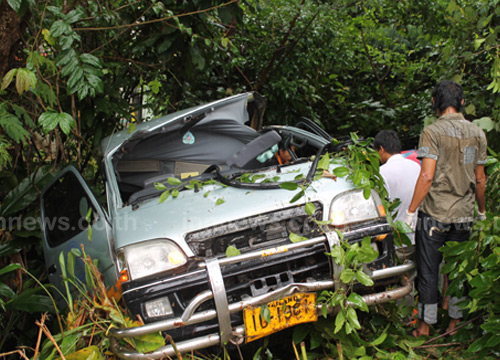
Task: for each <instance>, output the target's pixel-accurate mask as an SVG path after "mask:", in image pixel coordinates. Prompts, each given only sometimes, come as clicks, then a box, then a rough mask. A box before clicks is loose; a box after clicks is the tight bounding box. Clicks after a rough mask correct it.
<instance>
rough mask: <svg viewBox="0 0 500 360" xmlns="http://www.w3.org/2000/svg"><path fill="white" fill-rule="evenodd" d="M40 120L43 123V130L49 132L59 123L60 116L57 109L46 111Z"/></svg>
mask: <svg viewBox="0 0 500 360" xmlns="http://www.w3.org/2000/svg"><path fill="white" fill-rule="evenodd" d="M38 122H39V123H40V125H42V128H43V131H44V132H45V133H48V132H50V131H52V130H54V129H55V128H56V127H57V125H58V117H57V113H56V112H55V111H52V110H51V111H46V112H44V113H42V114H41V115H40V117H39V118H38Z"/></svg>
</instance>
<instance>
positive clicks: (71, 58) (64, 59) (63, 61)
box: [56, 49, 78, 66]
mask: <svg viewBox="0 0 500 360" xmlns="http://www.w3.org/2000/svg"><path fill="white" fill-rule="evenodd" d="M70 62H75V63H76V64H77V65H78V57H77V55H76V52H75V50H73V49H71V50H68V51H64V52H63V53H62V55H61V56H60V57H58V60H57V61H56V65H57V66H64V65H67V64H69V63H70Z"/></svg>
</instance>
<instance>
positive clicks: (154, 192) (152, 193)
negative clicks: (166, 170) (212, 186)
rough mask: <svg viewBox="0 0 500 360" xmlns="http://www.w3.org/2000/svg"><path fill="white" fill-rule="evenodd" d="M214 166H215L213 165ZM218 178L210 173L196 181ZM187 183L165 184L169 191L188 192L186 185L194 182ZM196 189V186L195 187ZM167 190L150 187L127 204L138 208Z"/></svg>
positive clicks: (204, 174)
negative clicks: (140, 204)
mask: <svg viewBox="0 0 500 360" xmlns="http://www.w3.org/2000/svg"><path fill="white" fill-rule="evenodd" d="M212 166H213V165H212ZM215 177H216V175H215V174H210V173H203V174H201V175H198V176H196V180H197V181H200V182H203V181H207V180H211V179H214V178H215ZM186 180H187V181H185V182H183V184H182V185H177V186H176V185H170V184H168V183H167V184H164V185H165V186H166V188H167V190H169V189H174V188H177V190H179V191H184V190H187V189H188V187H187V186H186V185H189V181H190V180H193V179H192V178H188V179H186ZM195 187H196V185H195ZM164 191H165V190H158V189H157V188H156V187H155V186H154V185H152V186H148V187H146V188H145V189H142V190H139V191H137V192H135V193H133V194H132V195H130V197H129V199H128V201H127V204H128V205H132V206H137V205H138V204H139V203H140V202H141V201H144V200H148V199H151V198H154V197H157V196H160V195H161V194H162V193H163V192H164ZM195 191H196V190H195Z"/></svg>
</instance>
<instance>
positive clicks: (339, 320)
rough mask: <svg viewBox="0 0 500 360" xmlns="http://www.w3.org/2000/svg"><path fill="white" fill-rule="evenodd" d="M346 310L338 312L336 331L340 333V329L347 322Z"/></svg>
mask: <svg viewBox="0 0 500 360" xmlns="http://www.w3.org/2000/svg"><path fill="white" fill-rule="evenodd" d="M345 316H346V314H345V310H340V311H339V313H338V314H337V317H336V318H335V330H334V333H335V334H336V333H338V332H339V331H340V329H342V327H343V326H344V323H345Z"/></svg>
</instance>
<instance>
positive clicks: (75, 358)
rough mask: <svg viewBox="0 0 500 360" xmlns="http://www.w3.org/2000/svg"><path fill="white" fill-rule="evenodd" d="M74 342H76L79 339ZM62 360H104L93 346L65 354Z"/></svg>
mask: <svg viewBox="0 0 500 360" xmlns="http://www.w3.org/2000/svg"><path fill="white" fill-rule="evenodd" d="M66 338H67V336H65V337H64V339H66ZM76 340H77V341H78V340H79V339H76ZM154 350H156V349H154ZM151 351H153V350H151ZM64 358H65V359H66V360H105V356H104V354H103V353H102V352H101V351H100V350H99V347H97V346H95V345H91V346H88V347H86V348H83V349H80V350H78V351H75V352H73V353H71V354H67V355H65V356H64Z"/></svg>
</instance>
